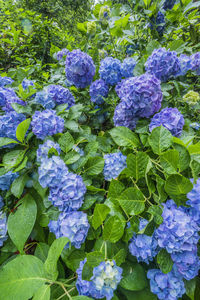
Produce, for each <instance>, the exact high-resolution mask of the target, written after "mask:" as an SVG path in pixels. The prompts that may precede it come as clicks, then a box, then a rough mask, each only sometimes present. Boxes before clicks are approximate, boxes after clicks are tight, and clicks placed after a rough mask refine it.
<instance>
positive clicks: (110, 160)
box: [103, 152, 127, 180]
mask: <svg viewBox="0 0 200 300" xmlns="http://www.w3.org/2000/svg"><path fill="white" fill-rule="evenodd" d="M104 159H105V165H104V170H103V173H104V178H105V180H112V179H115V178H117V177H118V176H119V174H120V173H121V172H122V171H123V170H124V169H125V168H126V167H127V165H126V156H124V155H123V154H122V153H121V152H116V153H110V154H106V155H104Z"/></svg>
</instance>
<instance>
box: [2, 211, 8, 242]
mask: <svg viewBox="0 0 200 300" xmlns="http://www.w3.org/2000/svg"><path fill="white" fill-rule="evenodd" d="M6 234H7V218H6V214H5V213H4V212H3V211H0V247H2V246H3V243H4V242H5V241H6V240H7V238H8V237H7V235H6Z"/></svg>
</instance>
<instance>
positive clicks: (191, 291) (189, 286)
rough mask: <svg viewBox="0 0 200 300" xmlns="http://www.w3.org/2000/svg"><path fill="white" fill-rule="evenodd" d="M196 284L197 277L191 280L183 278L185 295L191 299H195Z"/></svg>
mask: <svg viewBox="0 0 200 300" xmlns="http://www.w3.org/2000/svg"><path fill="white" fill-rule="evenodd" d="M196 285H197V279H196V278H193V279H192V280H189V281H188V280H185V289H186V295H187V296H188V297H190V299H191V300H195V299H197V298H195V289H196Z"/></svg>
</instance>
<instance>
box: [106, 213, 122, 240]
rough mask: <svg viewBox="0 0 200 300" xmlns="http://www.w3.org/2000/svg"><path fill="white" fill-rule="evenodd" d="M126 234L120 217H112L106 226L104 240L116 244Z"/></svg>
mask: <svg viewBox="0 0 200 300" xmlns="http://www.w3.org/2000/svg"><path fill="white" fill-rule="evenodd" d="M123 233H124V224H122V221H121V219H120V218H119V217H118V216H111V217H110V218H109V219H108V220H107V221H106V222H105V224H104V230H103V239H104V241H110V242H111V243H116V242H117V241H119V240H120V238H121V237H122V235H123Z"/></svg>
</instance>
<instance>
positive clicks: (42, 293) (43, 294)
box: [33, 284, 51, 300]
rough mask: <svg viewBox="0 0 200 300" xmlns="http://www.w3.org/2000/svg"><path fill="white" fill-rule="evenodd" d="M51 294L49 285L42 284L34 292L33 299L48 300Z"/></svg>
mask: <svg viewBox="0 0 200 300" xmlns="http://www.w3.org/2000/svg"><path fill="white" fill-rule="evenodd" d="M50 294H51V289H50V285H47V284H44V285H42V286H41V287H40V288H39V289H38V290H37V292H36V293H35V295H34V297H33V300H49V299H50Z"/></svg>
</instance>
